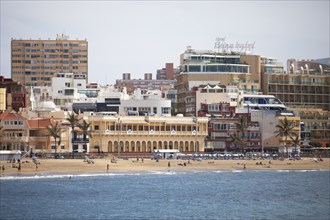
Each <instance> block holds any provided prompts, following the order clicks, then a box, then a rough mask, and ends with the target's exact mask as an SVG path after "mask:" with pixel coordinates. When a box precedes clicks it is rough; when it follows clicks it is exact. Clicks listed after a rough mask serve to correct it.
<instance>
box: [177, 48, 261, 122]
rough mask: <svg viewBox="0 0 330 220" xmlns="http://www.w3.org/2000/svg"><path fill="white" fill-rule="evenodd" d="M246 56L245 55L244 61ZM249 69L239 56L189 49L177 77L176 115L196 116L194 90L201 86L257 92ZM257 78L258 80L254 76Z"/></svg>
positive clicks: (181, 59) (182, 55) (256, 82)
mask: <svg viewBox="0 0 330 220" xmlns="http://www.w3.org/2000/svg"><path fill="white" fill-rule="evenodd" d="M247 56H249V55H244V59H245V58H246V57H247ZM250 66H251V65H249V64H248V63H247V62H246V61H243V55H241V54H239V53H234V52H232V53H216V52H214V51H201V50H194V49H191V48H188V49H187V50H186V51H185V52H184V53H183V54H181V56H180V70H181V72H180V74H179V75H178V76H177V78H176V79H177V82H176V85H175V88H176V89H177V113H180V114H184V115H196V112H197V109H196V104H197V105H198V104H199V103H196V97H195V96H194V93H195V91H194V90H193V88H194V87H198V86H200V85H207V84H213V85H217V84H220V85H226V86H227V85H237V86H238V88H239V89H242V90H244V91H246V92H248V91H249V92H258V91H259V81H258V79H252V73H251V71H250ZM256 78H257V77H256Z"/></svg>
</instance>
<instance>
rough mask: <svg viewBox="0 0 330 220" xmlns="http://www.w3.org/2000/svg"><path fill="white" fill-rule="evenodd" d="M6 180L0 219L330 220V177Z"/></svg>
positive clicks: (245, 174) (252, 174) (237, 174)
mask: <svg viewBox="0 0 330 220" xmlns="http://www.w3.org/2000/svg"><path fill="white" fill-rule="evenodd" d="M0 181H1V182H0V183H1V185H0V187H1V188H0V189H1V191H0V192H1V200H0V201H1V204H0V219H290V220H291V219H318V220H319V219H325V220H328V219H329V218H330V209H329V207H330V186H329V185H330V171H284V170H279V171H214V172H213V171H207V172H197V171H196V172H194V171H189V172H166V171H164V172H143V173H142V172H141V173H115V174H82V175H74V176H72V178H71V179H70V178H69V175H49V176H8V177H2V178H1V179H0Z"/></svg>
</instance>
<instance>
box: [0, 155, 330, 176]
mask: <svg viewBox="0 0 330 220" xmlns="http://www.w3.org/2000/svg"><path fill="white" fill-rule="evenodd" d="M37 162H38V164H35V163H34V162H33V161H32V159H30V158H24V159H23V160H22V161H21V169H20V170H18V168H17V167H15V166H14V167H13V163H8V162H7V161H1V162H0V167H4V168H5V169H4V170H3V169H1V175H2V176H5V175H14V174H26V175H29V174H38V175H47V174H54V173H59V174H79V173H95V172H96V173H113V172H143V171H189V170H205V171H208V170H244V169H245V170H330V159H329V158H323V159H322V160H321V161H320V160H317V159H315V158H302V159H301V160H287V159H285V160H283V161H281V160H266V159H264V160H201V161H197V160H189V161H188V160H177V159H171V160H167V159H160V160H158V162H157V161H156V160H154V159H153V160H152V159H150V158H143V160H142V158H139V160H138V158H129V159H126V160H124V159H117V160H116V162H114V161H113V162H111V159H110V158H109V157H108V158H102V159H92V160H90V161H89V163H88V161H86V160H83V159H38V160H37ZM260 163H261V164H260ZM15 165H16V166H17V165H18V163H17V162H16V163H15Z"/></svg>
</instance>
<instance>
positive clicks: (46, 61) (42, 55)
mask: <svg viewBox="0 0 330 220" xmlns="http://www.w3.org/2000/svg"><path fill="white" fill-rule="evenodd" d="M66 72H72V73H78V74H84V75H86V77H87V76H88V42H87V40H86V39H85V40H78V39H77V40H69V37H68V36H64V35H63V34H62V35H57V38H56V39H55V40H51V39H48V40H41V39H39V40H32V39H30V40H22V39H19V40H17V39H12V40H11V78H12V79H13V80H14V81H16V82H20V83H21V84H25V85H26V86H50V85H51V82H52V77H53V76H55V75H56V73H66Z"/></svg>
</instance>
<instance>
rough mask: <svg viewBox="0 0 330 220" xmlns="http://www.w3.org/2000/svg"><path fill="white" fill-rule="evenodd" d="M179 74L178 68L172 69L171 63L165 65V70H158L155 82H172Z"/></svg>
mask: <svg viewBox="0 0 330 220" xmlns="http://www.w3.org/2000/svg"><path fill="white" fill-rule="evenodd" d="M179 73H180V69H179V68H173V63H166V64H165V68H162V69H158V70H157V75H156V78H157V80H164V79H168V80H173V79H174V78H175V77H176V76H177V75H178V74H179Z"/></svg>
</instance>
